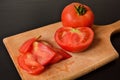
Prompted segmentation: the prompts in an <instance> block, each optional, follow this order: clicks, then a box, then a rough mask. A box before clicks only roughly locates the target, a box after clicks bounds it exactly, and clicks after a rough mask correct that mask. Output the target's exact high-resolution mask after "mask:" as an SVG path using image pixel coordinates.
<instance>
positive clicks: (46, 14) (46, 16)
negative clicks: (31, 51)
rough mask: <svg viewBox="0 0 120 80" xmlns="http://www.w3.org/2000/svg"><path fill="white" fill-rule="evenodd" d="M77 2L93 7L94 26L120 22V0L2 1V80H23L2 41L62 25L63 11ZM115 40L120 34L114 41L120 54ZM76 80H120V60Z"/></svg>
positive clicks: (118, 37) (0, 8) (0, 57)
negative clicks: (52, 24)
mask: <svg viewBox="0 0 120 80" xmlns="http://www.w3.org/2000/svg"><path fill="white" fill-rule="evenodd" d="M76 1H77V2H81V3H84V4H86V5H88V6H90V7H91V9H92V10H93V12H94V14H95V22H94V24H99V25H100V24H102V25H103V24H110V23H113V22H115V21H117V20H119V19H120V9H119V8H120V0H0V80H21V78H20V77H19V74H18V73H17V71H16V69H15V66H14V64H13V62H12V60H11V58H10V56H9V54H8V52H7V50H6V48H5V46H4V44H3V42H2V40H3V38H5V37H8V36H12V35H15V34H18V33H21V32H24V31H27V30H32V29H35V28H38V27H40V26H45V25H48V24H51V23H55V22H58V21H60V15H61V12H62V10H63V8H64V7H65V6H66V5H68V4H69V3H71V2H76ZM116 40H117V41H118V42H120V33H117V34H115V35H113V36H112V37H111V41H112V43H113V45H114V46H115V48H116V50H117V51H118V53H120V47H119V46H120V44H119V43H118V42H116ZM103 49H104V48H103ZM77 80H120V59H119V58H118V59H117V60H115V61H113V62H111V63H109V64H107V65H105V66H103V67H101V68H99V69H97V70H95V71H93V72H91V73H89V74H87V75H85V76H83V77H81V78H79V79H77Z"/></svg>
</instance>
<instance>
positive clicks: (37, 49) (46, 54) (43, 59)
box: [32, 42, 56, 65]
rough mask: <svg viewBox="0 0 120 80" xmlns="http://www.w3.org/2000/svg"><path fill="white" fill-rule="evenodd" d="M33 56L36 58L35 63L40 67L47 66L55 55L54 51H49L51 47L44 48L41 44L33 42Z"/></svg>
mask: <svg viewBox="0 0 120 80" xmlns="http://www.w3.org/2000/svg"><path fill="white" fill-rule="evenodd" d="M32 52H33V55H35V56H36V57H37V61H38V62H39V63H40V64H41V65H47V64H48V63H49V62H50V60H51V59H52V58H53V57H54V56H55V55H56V53H55V52H54V50H52V49H51V47H49V46H46V45H45V44H43V43H40V42H34V43H33V51H32Z"/></svg>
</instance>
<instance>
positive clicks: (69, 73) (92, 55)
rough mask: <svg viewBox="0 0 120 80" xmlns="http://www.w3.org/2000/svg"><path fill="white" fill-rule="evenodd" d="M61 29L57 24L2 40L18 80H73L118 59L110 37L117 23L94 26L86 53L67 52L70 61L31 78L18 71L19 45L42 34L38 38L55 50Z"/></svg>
mask: <svg viewBox="0 0 120 80" xmlns="http://www.w3.org/2000/svg"><path fill="white" fill-rule="evenodd" d="M61 26H62V24H61V22H58V23H54V24H50V25H47V26H43V27H40V28H37V29H34V30H30V31H26V32H23V33H19V34H16V35H13V36H9V37H6V38H4V39H3V42H4V44H5V46H6V48H7V50H8V53H9V55H10V57H11V58H12V60H13V62H14V64H15V67H16V69H17V70H18V72H19V74H20V76H21V79H22V80H74V79H75V78H78V77H81V76H83V75H85V74H87V73H89V72H91V71H93V70H95V69H97V68H99V67H101V66H103V65H105V64H107V63H109V62H111V61H113V60H114V59H116V58H118V56H119V55H118V53H117V52H116V50H115V49H114V47H113V46H112V44H111V41H110V36H111V34H113V33H115V32H119V31H120V21H117V22H115V23H113V24H109V25H94V26H93V29H94V32H95V38H94V40H93V43H92V45H91V46H90V47H89V48H88V49H87V50H86V51H84V52H80V53H70V54H71V55H72V57H71V58H69V59H67V60H64V61H61V62H59V63H56V64H54V65H51V66H49V67H48V68H47V69H46V70H45V71H44V72H43V73H42V74H40V75H37V76H33V75H30V74H28V73H26V72H25V71H24V70H22V69H21V68H20V67H19V65H18V63H17V56H18V55H19V51H18V48H19V47H20V45H21V44H22V43H23V42H24V41H26V40H27V39H29V38H32V37H36V36H39V35H42V39H44V40H47V41H49V42H50V43H51V44H53V46H55V47H59V46H58V45H57V44H56V43H55V40H54V33H55V31H56V30H57V29H58V28H59V27H61Z"/></svg>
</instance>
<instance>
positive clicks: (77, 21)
mask: <svg viewBox="0 0 120 80" xmlns="http://www.w3.org/2000/svg"><path fill="white" fill-rule="evenodd" d="M80 5H82V6H84V7H85V9H86V13H85V14H83V15H79V14H78V12H77V10H76V8H75V6H76V7H78V6H80ZM61 21H62V24H63V26H65V27H91V26H92V25H93V23H94V14H93V12H92V10H91V9H90V7H88V6H87V5H83V4H81V3H77V2H74V3H71V4H69V5H67V6H66V7H65V8H64V9H63V11H62V14H61Z"/></svg>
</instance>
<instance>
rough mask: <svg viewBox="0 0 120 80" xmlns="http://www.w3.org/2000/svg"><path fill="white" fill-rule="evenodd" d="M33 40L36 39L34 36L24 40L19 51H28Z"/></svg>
mask: <svg viewBox="0 0 120 80" xmlns="http://www.w3.org/2000/svg"><path fill="white" fill-rule="evenodd" d="M35 40H36V38H31V39H29V40H27V41H25V42H24V43H23V44H22V45H21V46H20V48H19V51H20V52H21V53H27V52H30V50H31V48H32V47H31V46H32V44H33V42H34V41H35Z"/></svg>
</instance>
